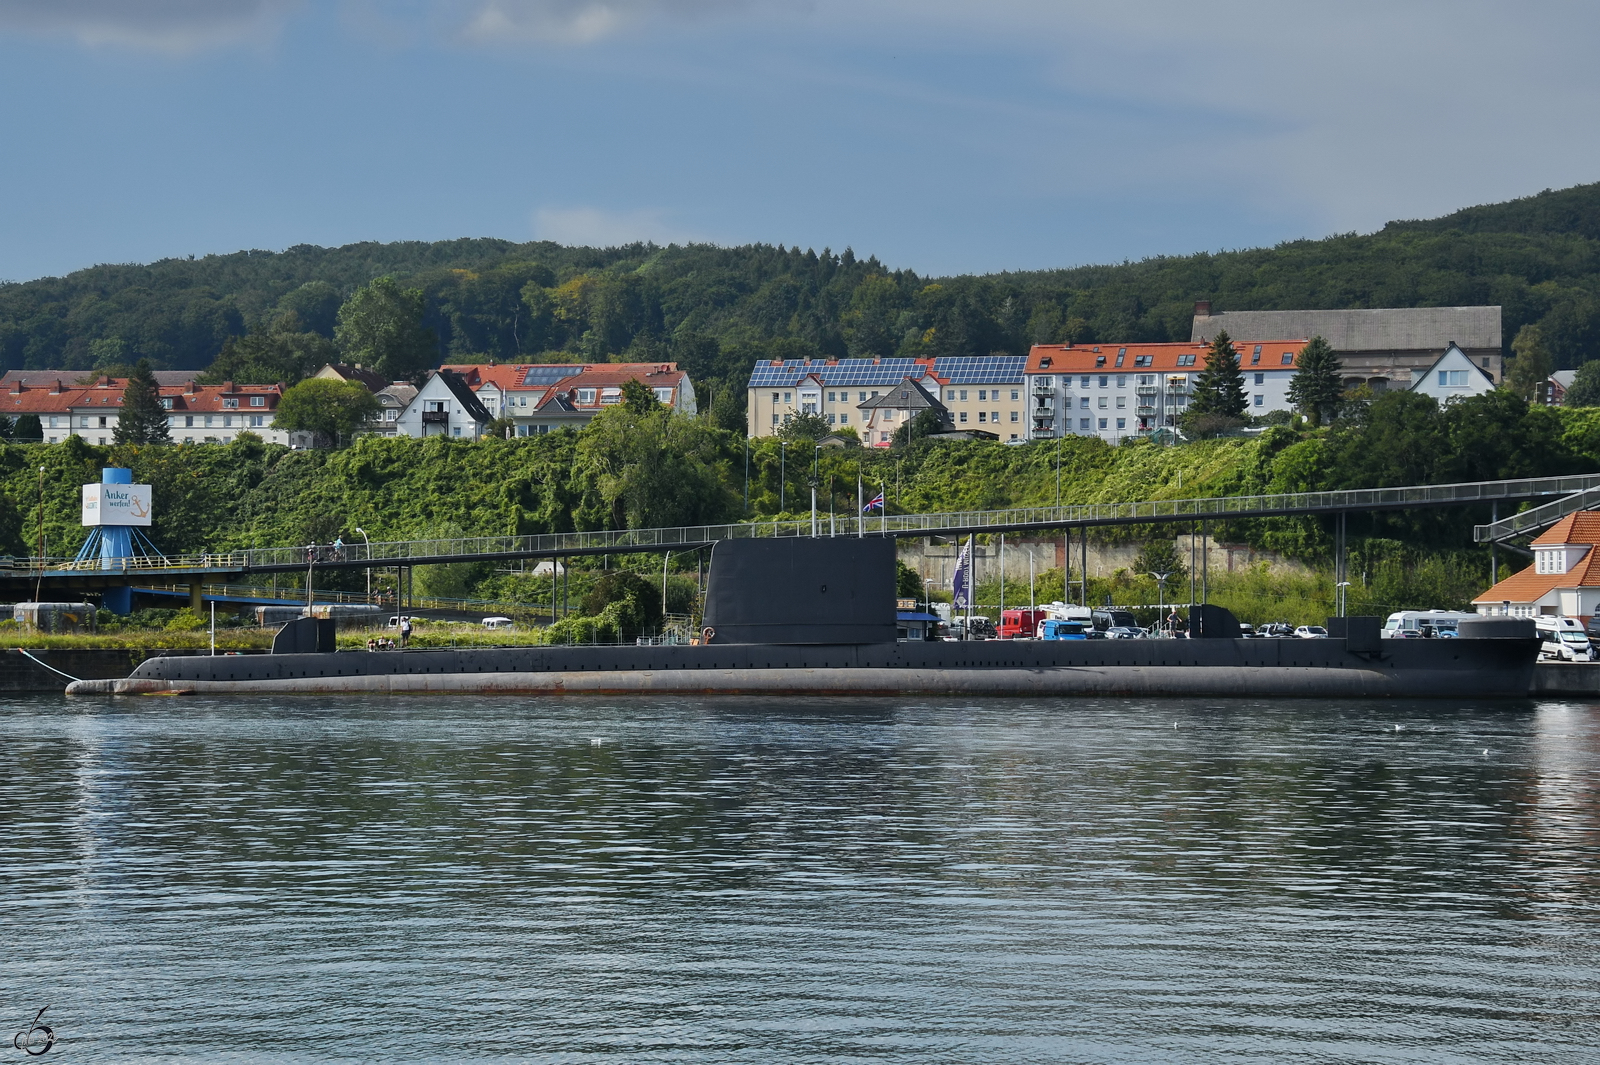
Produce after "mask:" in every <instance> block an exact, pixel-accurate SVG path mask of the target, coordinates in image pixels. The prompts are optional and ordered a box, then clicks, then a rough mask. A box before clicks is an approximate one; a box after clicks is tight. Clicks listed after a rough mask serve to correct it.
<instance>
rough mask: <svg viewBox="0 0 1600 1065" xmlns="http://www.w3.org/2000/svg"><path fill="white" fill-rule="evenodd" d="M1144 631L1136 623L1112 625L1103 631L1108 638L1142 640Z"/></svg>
mask: <svg viewBox="0 0 1600 1065" xmlns="http://www.w3.org/2000/svg"><path fill="white" fill-rule="evenodd" d="M1144 636H1145V632H1144V630H1143V629H1141V628H1139V626H1137V625H1113V626H1112V627H1111V628H1109V629H1107V630H1106V632H1105V637H1106V639H1108V640H1142V639H1144Z"/></svg>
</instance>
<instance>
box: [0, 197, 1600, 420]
mask: <svg viewBox="0 0 1600 1065" xmlns="http://www.w3.org/2000/svg"><path fill="white" fill-rule="evenodd" d="M1062 254H1063V256H1067V255H1070V254H1071V249H1063V252H1062ZM385 275H392V276H394V277H396V278H398V279H399V280H400V281H401V283H402V284H403V285H404V286H406V287H408V288H415V289H420V290H421V291H422V293H423V295H424V300H423V305H422V306H423V310H422V314H423V317H424V324H425V325H426V326H427V327H428V328H429V329H431V331H432V336H433V342H434V344H435V355H436V358H437V359H438V360H443V359H449V360H452V361H463V360H468V359H473V358H483V359H494V360H497V361H503V362H504V361H519V360H535V359H540V358H543V359H553V358H574V357H578V358H583V359H587V360H602V359H606V358H623V357H626V358H630V359H644V360H655V359H665V358H670V359H674V360H676V361H678V362H680V363H682V364H684V365H685V366H686V368H688V369H689V370H690V372H691V373H693V374H694V375H695V376H696V377H697V378H699V379H700V380H702V381H716V380H718V379H722V380H726V381H728V382H730V383H732V384H734V386H735V388H736V389H739V390H741V391H742V384H743V377H744V375H745V374H746V373H747V372H748V370H749V367H750V364H751V362H752V360H754V359H756V358H760V357H765V356H772V355H781V356H784V357H795V356H801V355H808V354H817V355H835V356H843V355H847V354H848V355H893V354H902V355H908V354H919V355H920V354H929V355H953V354H984V353H988V352H995V351H1004V352H1013V353H1016V352H1022V351H1024V350H1025V349H1026V347H1027V346H1028V345H1029V344H1030V343H1034V342H1050V341H1061V340H1068V339H1070V340H1074V341H1113V340H1175V339H1187V338H1188V335H1189V319H1190V314H1191V310H1192V307H1193V303H1194V301H1195V300H1196V299H1210V300H1211V301H1212V302H1213V306H1214V307H1215V309H1217V310H1249V309H1289V308H1335V307H1411V306H1430V305H1453V304H1477V303H1497V304H1501V305H1502V306H1504V307H1505V337H1506V340H1507V343H1508V345H1509V341H1510V339H1511V338H1512V337H1514V336H1515V335H1516V333H1517V330H1518V329H1519V328H1520V327H1521V326H1522V325H1525V324H1529V323H1537V324H1539V325H1540V326H1541V328H1542V330H1543V333H1544V339H1545V342H1546V344H1547V346H1548V347H1549V349H1550V351H1551V353H1552V354H1553V355H1554V357H1555V359H1556V362H1557V364H1558V365H1561V366H1568V367H1570V366H1576V365H1577V364H1579V363H1581V362H1583V361H1585V360H1586V359H1589V358H1593V357H1595V356H1596V355H1597V354H1600V185H1588V186H1580V187H1577V188H1572V189H1566V190H1563V191H1559V192H1544V193H1540V194H1539V195H1537V196H1532V197H1529V198H1527V199H1523V200H1517V201H1513V202H1511V203H1505V204H1497V205H1490V206H1483V207H1473V208H1469V209H1467V210H1464V211H1460V212H1458V213H1456V214H1453V215H1449V216H1447V217H1445V218H1441V219H1434V220H1431V221H1419V222H1394V223H1390V224H1389V225H1388V226H1386V227H1385V228H1384V229H1382V230H1380V231H1379V232H1377V233H1373V234H1367V235H1356V234H1347V235H1341V236H1334V237H1329V238H1327V239H1324V240H1300V241H1292V242H1288V243H1285V244H1281V245H1279V246H1277V247H1275V248H1262V249H1255V250H1246V251H1235V252H1225V253H1216V254H1211V253H1206V254H1198V255H1188V256H1178V257H1168V258H1158V259H1149V260H1145V261H1143V262H1137V263H1124V264H1122V265H1116V266H1090V267H1078V268H1074V269H1064V270H1046V271H1034V272H1025V273H1006V274H996V275H988V276H957V277H948V278H937V279H930V278H925V277H922V276H919V275H918V274H916V273H914V272H912V271H910V270H891V269H888V268H886V267H885V266H884V265H882V264H880V263H879V262H877V261H876V260H875V259H871V258H867V259H859V258H857V257H856V256H855V255H854V254H853V253H852V252H850V251H848V250H847V251H845V252H844V253H842V254H835V253H833V252H830V251H827V250H824V251H823V252H822V253H820V254H818V253H815V252H812V251H809V250H808V251H800V250H799V249H793V248H784V247H772V246H770V245H747V246H744V247H737V248H716V247H711V246H705V245H694V246H688V247H680V246H672V247H665V248H662V247H656V246H653V245H632V246H629V247H623V248H611V249H604V250H597V249H591V248H568V247H562V246H560V245H556V244H551V243H527V244H517V243H513V242H509V241H502V240H490V239H477V240H455V241H444V242H438V243H396V244H354V245H349V246H346V247H342V248H319V247H313V246H310V245H300V246H296V247H293V248H290V249H288V250H286V251H283V252H260V251H250V252H237V253H234V254H231V255H208V256H205V257H203V258H199V259H168V260H162V261H160V262H156V263H152V264H149V265H121V266H115V265H108V266H96V267H93V268H91V269H87V270H81V271H78V272H76V273H73V274H70V275H68V276H66V277H62V278H45V279H42V280H38V281H29V282H26V283H20V284H16V283H10V284H5V285H0V367H4V368H18V367H23V368H30V369H41V368H46V367H61V368H65V369H71V370H85V371H87V370H90V369H93V368H96V367H111V366H116V365H125V364H127V363H128V362H130V361H132V360H133V359H135V358H138V357H148V358H150V359H152V360H153V361H154V362H155V363H156V364H157V366H158V367H168V368H174V369H203V368H205V367H207V366H208V365H210V364H211V362H212V361H213V360H214V359H215V358H216V357H217V356H218V354H219V353H220V352H222V351H223V349H224V347H225V346H231V344H232V343H233V342H234V340H235V339H236V338H239V337H242V336H244V335H246V334H249V333H252V332H256V333H262V334H264V333H266V332H267V331H269V330H272V329H277V330H283V329H285V328H287V327H286V326H285V325H284V323H285V322H288V323H291V326H290V327H292V328H293V329H294V330H295V331H296V332H295V334H294V335H295V336H298V337H302V338H309V339H310V340H311V341H316V340H317V336H316V335H317V334H320V335H321V336H322V337H331V336H332V335H333V326H334V321H335V316H336V315H337V313H338V309H339V306H340V305H341V303H342V302H343V301H344V300H345V299H347V298H348V297H349V296H350V295H351V294H352V293H354V292H355V291H356V290H357V289H358V288H360V287H361V286H363V285H365V284H366V283H368V282H370V281H371V280H373V279H374V278H377V277H380V276H385ZM288 312H293V314H292V315H290V314H289V313H288ZM243 346H246V347H247V346H248V345H243ZM281 346H282V347H284V350H293V351H302V352H310V353H311V355H307V361H309V360H310V358H311V357H312V355H315V356H317V357H320V356H321V355H322V354H326V353H328V352H330V351H331V348H329V347H328V346H327V345H326V344H323V345H322V346H321V347H320V348H319V347H317V346H316V344H312V345H311V346H310V347H307V346H306V345H305V344H301V345H300V346H298V347H295V346H294V345H292V344H289V345H286V346H283V345H281ZM258 347H261V348H263V349H264V348H265V347H270V345H265V344H263V345H258ZM235 364H241V365H242V363H239V360H237V359H235ZM229 365H233V364H229ZM313 369H314V367H313ZM240 372H244V371H240ZM730 391H731V390H730Z"/></svg>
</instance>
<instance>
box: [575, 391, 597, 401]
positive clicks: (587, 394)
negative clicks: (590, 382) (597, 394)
mask: <svg viewBox="0 0 1600 1065" xmlns="http://www.w3.org/2000/svg"><path fill="white" fill-rule="evenodd" d="M578 402H579V403H593V402H594V389H592V388H580V389H578Z"/></svg>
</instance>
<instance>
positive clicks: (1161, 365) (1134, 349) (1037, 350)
mask: <svg viewBox="0 0 1600 1065" xmlns="http://www.w3.org/2000/svg"><path fill="white" fill-rule="evenodd" d="M1256 344H1257V342H1256V341H1251V342H1250V343H1248V344H1235V345H1234V349H1235V350H1236V351H1238V352H1239V365H1240V367H1241V368H1243V369H1246V370H1250V369H1255V370H1281V369H1283V368H1284V367H1285V366H1292V365H1293V363H1285V362H1284V361H1283V356H1284V355H1297V354H1299V352H1300V349H1301V348H1303V347H1305V346H1306V342H1305V341H1304V340H1263V341H1260V345H1261V361H1260V362H1259V363H1253V362H1251V361H1250V360H1251V358H1252V357H1253V356H1254V354H1255V349H1256ZM1206 351H1207V347H1206V345H1205V344H1200V343H1174V344H1035V345H1034V346H1033V347H1032V348H1031V349H1030V350H1029V351H1028V362H1027V368H1026V369H1025V370H1024V371H1023V372H1024V373H1105V372H1106V371H1108V370H1115V371H1118V372H1121V373H1134V372H1136V371H1139V372H1145V373H1157V372H1160V371H1163V370H1203V369H1205V365H1206ZM1119 355H1120V356H1121V360H1122V361H1121V364H1120V365H1119V364H1118V361H1117V360H1118V357H1119ZM1144 356H1148V357H1149V361H1148V364H1146V365H1142V366H1140V365H1135V363H1138V362H1139V361H1140V359H1141V358H1142V357H1144ZM1179 356H1194V357H1195V358H1194V362H1193V363H1192V364H1190V365H1179V363H1178V357H1179Z"/></svg>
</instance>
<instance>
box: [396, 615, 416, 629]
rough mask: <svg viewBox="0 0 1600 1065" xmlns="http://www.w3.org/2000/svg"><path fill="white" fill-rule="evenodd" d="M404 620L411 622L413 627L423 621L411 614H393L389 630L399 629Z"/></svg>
mask: <svg viewBox="0 0 1600 1065" xmlns="http://www.w3.org/2000/svg"><path fill="white" fill-rule="evenodd" d="M402 620H404V621H409V622H411V624H412V625H415V624H416V623H417V622H419V621H421V620H422V619H421V618H418V617H412V616H411V615H410V614H391V615H389V628H391V629H398V628H399V627H400V622H401V621H402Z"/></svg>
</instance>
